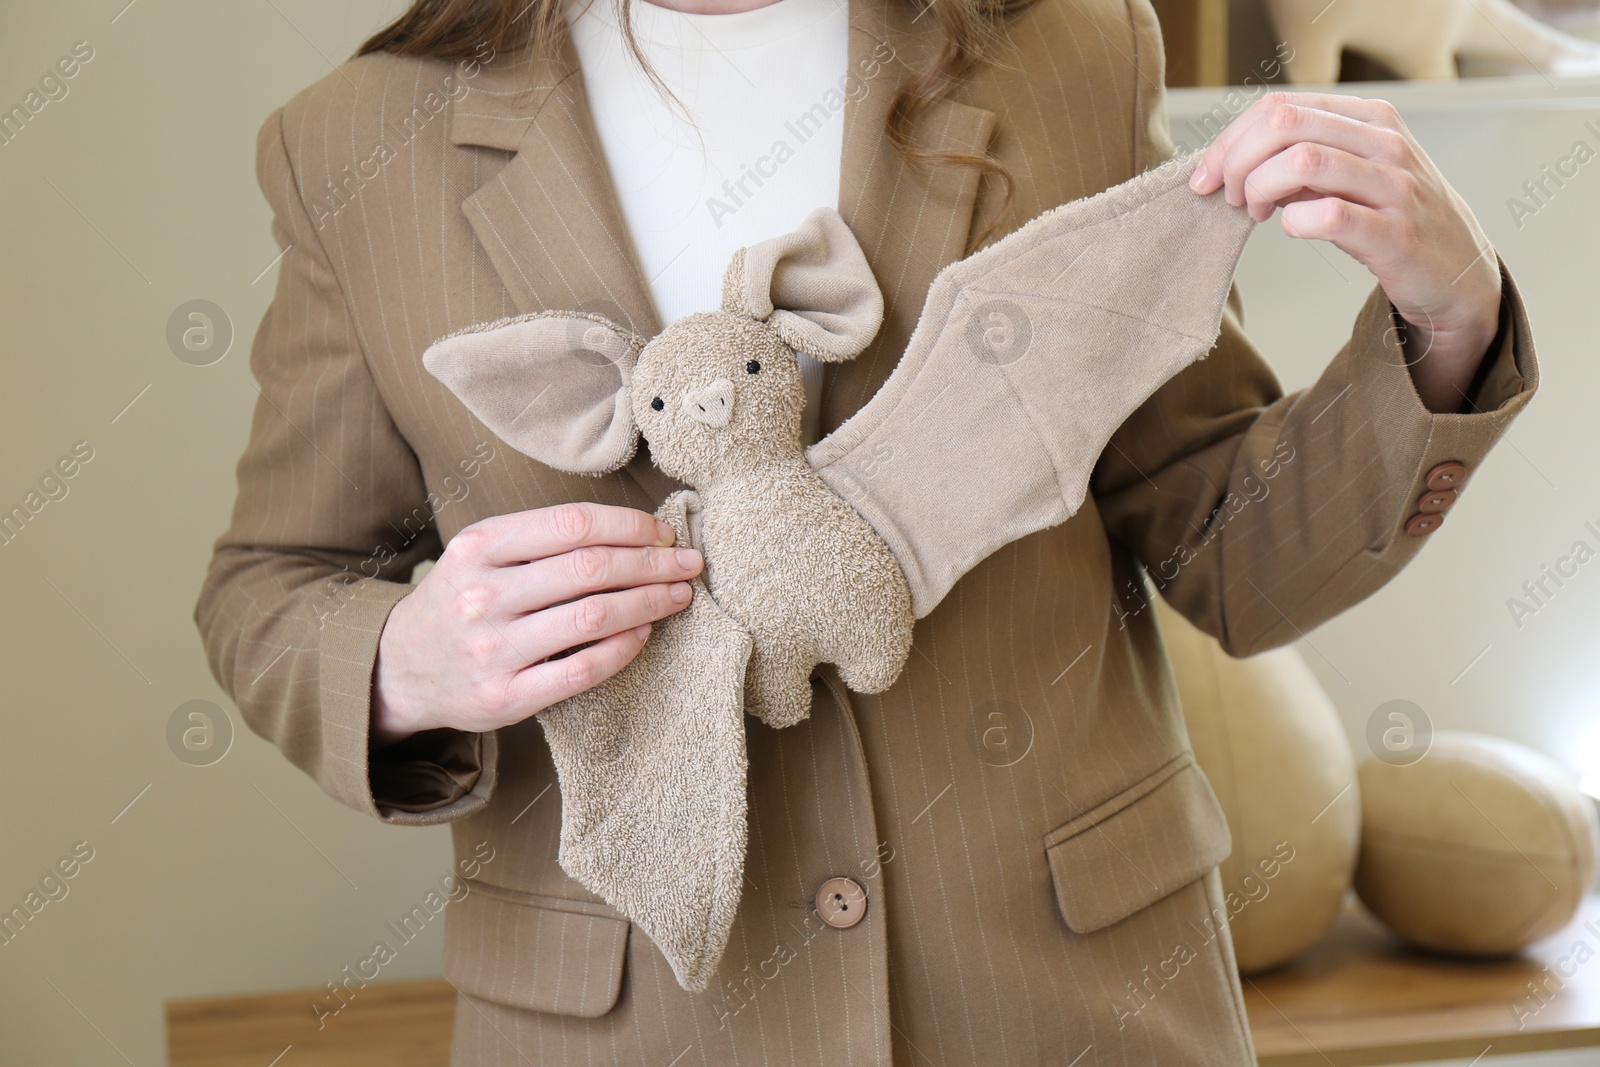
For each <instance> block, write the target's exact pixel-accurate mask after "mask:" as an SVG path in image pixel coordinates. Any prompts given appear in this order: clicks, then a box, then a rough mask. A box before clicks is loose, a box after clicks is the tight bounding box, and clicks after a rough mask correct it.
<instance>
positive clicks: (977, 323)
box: [806, 156, 1254, 618]
mask: <svg viewBox="0 0 1600 1067" xmlns="http://www.w3.org/2000/svg"><path fill="white" fill-rule="evenodd" d="M1197 161H1198V157H1194V156H1191V157H1187V158H1182V159H1176V160H1173V161H1172V162H1170V163H1167V164H1165V165H1163V166H1161V167H1158V168H1156V169H1154V170H1151V171H1148V172H1146V173H1145V174H1142V175H1140V176H1139V177H1137V178H1134V179H1132V180H1131V181H1128V182H1125V183H1124V184H1122V185H1119V186H1117V187H1115V188H1113V189H1109V190H1107V191H1106V192H1104V193H1101V194H1100V195H1098V196H1095V197H1091V198H1089V199H1085V200H1079V201H1075V202H1073V203H1070V204H1065V205H1063V206H1061V207H1058V208H1055V209H1053V210H1051V211H1048V212H1046V213H1045V214H1043V215H1040V216H1039V217H1038V218H1036V219H1034V220H1033V221H1031V222H1029V223H1027V224H1026V225H1024V226H1022V227H1021V228H1020V229H1018V230H1016V231H1015V232H1014V233H1012V234H1010V235H1008V236H1006V237H1005V238H1003V239H1001V240H1000V241H997V242H996V243H995V244H993V245H990V246H989V247H988V248H985V249H983V250H981V251H979V252H976V253H974V254H973V255H971V256H969V257H967V258H966V259H963V260H960V261H958V262H955V263H952V264H950V265H949V266H947V267H945V268H944V270H942V271H940V273H939V275H938V277H936V278H935V279H934V282H933V285H932V286H931V287H930V288H929V290H928V298H927V301H926V303H925V304H924V305H923V310H922V317H921V319H920V320H919V321H918V323H917V327H916V330H915V332H914V333H913V334H912V336H911V341H910V344H909V345H908V346H907V349H906V353H905V355H904V357H902V359H901V360H900V363H899V365H898V366H897V367H896V368H895V370H894V372H893V373H892V374H891V375H890V376H889V378H888V380H887V381H886V382H884V384H883V387H882V388H881V389H880V390H879V391H878V393H877V394H876V395H875V396H873V398H872V399H871V400H869V401H868V402H867V403H866V405H865V406H863V407H862V408H861V410H860V411H858V412H857V413H856V414H855V415H854V416H852V417H851V419H850V420H849V421H848V422H846V423H845V424H844V425H842V426H840V427H839V428H838V429H837V430H836V431H834V433H833V434H831V435H830V436H829V437H827V438H826V439H824V440H822V441H819V442H817V443H816V444H815V445H813V446H811V448H810V449H809V450H808V451H807V454H806V458H807V460H808V461H809V462H810V463H811V465H812V466H813V467H814V468H815V469H816V470H817V472H818V473H819V474H820V475H821V476H822V479H823V480H824V481H825V482H827V483H828V485H829V486H830V487H831V488H832V489H833V490H834V491H835V492H836V493H838V494H839V495H840V496H842V497H844V498H845V499H846V500H848V501H849V502H850V503H851V504H852V505H854V506H855V508H856V509H857V510H858V511H859V512H861V514H862V516H863V517H864V518H865V519H866V520H867V521H868V522H869V523H870V524H871V525H872V527H873V529H875V530H876V531H877V532H878V534H879V535H880V536H881V537H882V538H883V539H884V541H885V542H886V543H887V544H888V545H889V548H890V550H891V551H892V552H893V553H894V555H895V557H896V559H898V560H899V562H900V565H901V567H902V569H903V570H904V571H905V574H906V578H907V580H908V581H909V582H910V585H911V592H912V609H913V612H914V613H915V615H916V616H917V617H918V618H921V617H923V616H925V615H927V614H928V613H929V612H930V611H932V610H933V608H934V607H935V606H936V605H937V604H938V603H939V601H940V600H941V599H943V597H944V595H945V594H946V593H948V592H949V591H950V587H951V586H953V585H954V584H955V583H956V580H957V579H959V578H960V577H961V576H962V575H963V574H965V573H966V572H967V571H969V570H971V569H972V568H973V567H974V566H976V565H977V564H978V563H979V562H981V561H982V560H983V559H984V558H985V557H987V556H989V555H990V554H991V553H993V552H994V551H995V550H997V549H999V548H1001V547H1002V546H1004V545H1006V544H1009V543H1010V542H1012V541H1015V540H1017V539H1018V538H1020V537H1024V536H1026V535H1028V534H1030V533H1033V532H1034V531H1036V530H1042V529H1044V528H1046V527H1049V526H1054V525H1056V524H1058V523H1061V522H1064V521H1066V520H1067V519H1068V518H1070V517H1071V516H1072V515H1073V514H1075V513H1076V512H1077V510H1078V508H1079V506H1081V505H1082V503H1083V498H1084V494H1085V493H1086V492H1087V490H1088V485H1089V475H1090V473H1091V471H1092V470H1093V469H1094V465H1095V462H1096V460H1097V459H1098V457H1099V455H1100V452H1101V451H1102V450H1103V449H1104V448H1105V446H1106V443H1107V442H1108V441H1109V440H1110V439H1111V435H1112V433H1114V432H1115V431H1116V429H1117V427H1118V426H1119V425H1121V423H1122V421H1123V420H1124V419H1126V418H1127V417H1128V416H1129V415H1130V414H1132V412H1133V411H1134V410H1135V409H1136V408H1137V407H1138V406H1139V405H1140V404H1142V403H1143V402H1144V401H1145V400H1146V399H1148V398H1149V396H1150V395H1151V394H1152V393H1154V392H1155V391H1156V390H1157V389H1158V388H1159V387H1160V386H1161V385H1162V384H1164V383H1165V382H1166V381H1167V380H1168V379H1170V378H1171V377H1172V376H1173V375H1175V374H1177V373H1178V372H1179V371H1180V370H1182V369H1183V368H1184V367H1186V366H1188V365H1189V364H1190V363H1192V362H1193V361H1194V360H1196V359H1199V358H1201V357H1202V356H1204V355H1205V354H1206V353H1207V352H1209V351H1210V350H1211V348H1212V346H1213V345H1214V344H1215V343H1216V339H1217V335H1218V332H1219V330H1220V328H1221V321H1222V311H1223V306H1224V304H1225V303H1226V301H1227V297H1228V290H1229V287H1230V285H1231V284H1232V281H1233V272H1234V270H1235V268H1236V267H1237V265H1238V261H1239V256H1240V254H1241V253H1242V252H1243V251H1244V245H1245V241H1246V240H1247V238H1248V237H1249V235H1250V231H1251V229H1252V227H1253V225H1254V224H1253V223H1252V221H1251V219H1250V216H1249V214H1248V213H1247V212H1246V211H1245V209H1243V208H1235V207H1232V206H1230V205H1229V204H1228V203H1227V201H1226V200H1225V199H1223V197H1222V194H1221V193H1220V192H1219V193H1216V194H1213V195H1211V196H1206V197H1202V196H1197V195H1196V194H1195V193H1194V192H1193V191H1191V190H1190V188H1189V177H1190V175H1191V174H1192V173H1193V171H1194V168H1195V165H1196V163H1197Z"/></svg>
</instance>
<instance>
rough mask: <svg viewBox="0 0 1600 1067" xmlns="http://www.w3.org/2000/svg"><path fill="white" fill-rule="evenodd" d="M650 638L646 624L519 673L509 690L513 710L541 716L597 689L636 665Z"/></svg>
mask: <svg viewBox="0 0 1600 1067" xmlns="http://www.w3.org/2000/svg"><path fill="white" fill-rule="evenodd" d="M649 636H650V624H649V623H645V624H644V625H641V626H636V627H634V628H633V629H631V630H624V631H623V632H622V633H619V634H612V635H611V636H610V637H607V638H606V639H605V640H603V641H597V642H596V643H594V644H592V645H590V646H589V647H588V648H582V649H579V650H578V651H576V652H574V653H573V654H572V655H570V656H563V657H561V658H560V659H554V660H549V661H547V662H545V663H536V664H534V665H533V666H531V667H526V668H524V669H523V670H521V671H518V672H517V673H516V674H515V675H514V676H513V677H512V679H511V683H510V686H509V687H508V688H509V690H510V702H511V706H512V707H514V708H527V709H530V710H529V712H528V714H537V713H538V712H541V711H543V710H544V709H546V708H548V707H550V706H551V705H552V704H558V703H560V702H561V701H563V700H566V699H567V698H568V697H573V696H577V695H578V694H579V693H582V692H584V691H585V690H589V689H593V688H594V687H595V686H597V685H599V684H600V683H601V682H603V681H605V680H606V679H607V678H610V677H611V676H612V675H614V674H616V673H617V672H618V671H620V670H622V668H624V667H626V666H627V665H628V664H629V663H632V662H633V659H634V657H635V656H637V655H638V654H639V650H640V649H642V648H643V647H644V643H645V640H646V639H647V638H649ZM519 721H520V720H519Z"/></svg>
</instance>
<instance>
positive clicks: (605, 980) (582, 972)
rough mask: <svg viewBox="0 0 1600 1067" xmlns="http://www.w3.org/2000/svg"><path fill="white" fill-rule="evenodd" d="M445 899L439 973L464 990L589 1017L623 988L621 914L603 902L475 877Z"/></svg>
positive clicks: (624, 926) (624, 946) (625, 940)
mask: <svg viewBox="0 0 1600 1067" xmlns="http://www.w3.org/2000/svg"><path fill="white" fill-rule="evenodd" d="M466 884H467V885H470V886H471V892H469V893H468V894H467V895H466V896H465V897H463V898H461V899H460V900H458V901H456V902H455V903H454V904H452V905H451V906H450V915H449V917H448V920H447V921H446V923H445V928H444V975H445V978H447V979H448V980H449V981H450V984H451V985H453V986H455V987H456V989H458V990H460V991H461V992H463V993H465V994H467V995H468V996H470V997H477V998H479V999H481V1000H487V1001H492V1002H493V1003H496V1004H505V1005H508V1006H510V1007H514V1008H527V1009H529V1010H531V1011H547V1012H553V1013H555V1014H557V1015H576V1016H580V1017H582V1018H585V1019H593V1018H595V1017H597V1016H600V1015H604V1014H605V1013H606V1012H608V1011H610V1010H611V1008H612V1006H613V1005H615V1004H616V1002H617V995H618V993H619V992H620V991H621V988H622V968H623V962H624V959H625V958H626V955H627V950H628V926H629V923H628V920H626V919H623V918H620V917H618V916H617V915H616V914H615V913H614V912H611V911H610V909H608V908H606V907H605V906H604V905H602V904H592V903H589V902H588V901H582V900H563V899H560V898H558V897H545V896H534V895H533V894H527V893H515V894H513V893H511V892H510V891H509V890H503V889H500V888H499V887H495V886H486V885H484V884H483V883H480V882H467V883H466Z"/></svg>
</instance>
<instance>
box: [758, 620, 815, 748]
mask: <svg viewBox="0 0 1600 1067" xmlns="http://www.w3.org/2000/svg"><path fill="white" fill-rule="evenodd" d="M815 666H816V661H815V657H813V656H810V655H806V654H804V653H801V652H799V651H797V650H795V649H793V648H790V647H787V646H784V645H779V644H775V643H773V642H767V643H765V645H763V643H762V642H760V641H757V642H756V649H755V651H754V652H752V653H751V655H750V666H749V669H748V670H747V672H746V674H745V710H746V711H748V712H749V713H750V714H751V715H754V716H755V717H756V718H758V719H760V720H761V721H762V722H764V723H766V724H767V725H768V726H771V727H773V728H775V729H781V728H783V727H785V726H793V725H794V724H795V723H797V722H801V721H802V720H804V719H806V718H807V717H809V716H810V714H811V670H812V668H813V667H815Z"/></svg>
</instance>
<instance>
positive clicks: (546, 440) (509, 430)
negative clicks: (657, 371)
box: [422, 311, 644, 474]
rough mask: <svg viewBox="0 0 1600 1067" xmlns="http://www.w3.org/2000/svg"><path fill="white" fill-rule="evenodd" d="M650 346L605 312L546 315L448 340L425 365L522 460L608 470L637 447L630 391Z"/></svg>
mask: <svg viewBox="0 0 1600 1067" xmlns="http://www.w3.org/2000/svg"><path fill="white" fill-rule="evenodd" d="M643 347H644V340H643V338H641V337H639V336H638V335H636V334H633V333H631V332H629V331H628V330H624V329H622V328H621V327H620V326H617V325H615V324H614V323H612V322H610V321H608V320H607V319H604V318H601V317H600V316H598V315H584V314H578V313H574V312H559V311H546V312H540V313H539V314H536V315H525V316H522V317H520V318H515V319H504V320H502V321H500V322H491V323H487V324H485V325H483V326H474V327H472V328H471V329H468V330H464V331H462V332H460V333H454V334H451V335H450V336H448V337H445V338H443V339H441V340H439V341H435V342H434V343H433V344H432V345H431V346H429V348H428V350H427V351H426V352H424V353H423V354H422V365H423V366H424V367H426V368H427V369H428V372H429V373H431V374H432V375H433V376H434V377H435V378H437V379H439V381H441V382H443V383H444V384H445V386H446V387H448V388H449V390H450V391H451V392H452V393H454V394H455V395H456V398H457V399H459V400H460V401H461V403H462V404H464V405H466V408H467V410H468V411H471V412H472V413H473V414H474V415H476V416H477V417H478V419H479V421H481V422H482V423H483V424H484V425H485V426H487V427H488V428H489V429H490V430H492V431H494V433H495V434H496V435H497V436H498V437H499V438H500V439H501V440H503V441H504V442H505V443H506V444H508V445H510V446H511V447H512V448H514V449H516V450H517V451H518V452H521V453H522V454H523V455H526V456H531V457H533V458H534V459H536V460H538V461H539V462H540V463H543V464H545V465H546V466H549V467H554V468H556V469H557V470H563V471H570V472H572V473H575V474H605V473H608V472H610V471H614V470H616V469H617V468H619V467H621V466H622V465H623V464H625V463H627V462H628V461H629V460H630V459H632V458H633V454H634V451H635V450H636V449H637V448H638V446H639V428H638V427H637V426H636V425H635V424H634V421H633V409H632V407H631V404H630V398H629V393H630V387H631V385H632V381H633V369H634V364H635V363H636V362H637V361H638V358H639V350H640V349H641V348H643Z"/></svg>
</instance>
